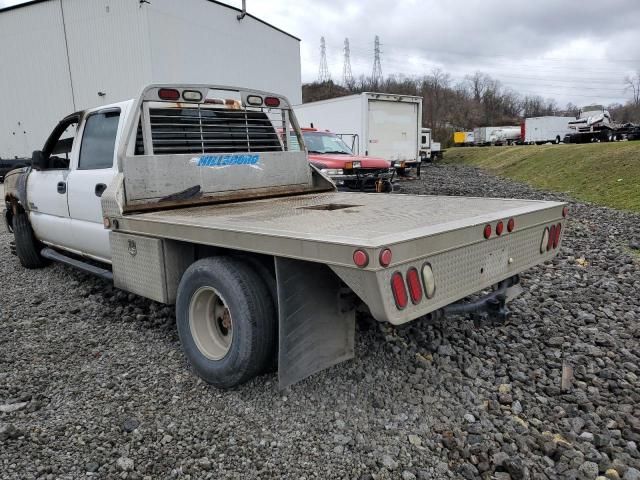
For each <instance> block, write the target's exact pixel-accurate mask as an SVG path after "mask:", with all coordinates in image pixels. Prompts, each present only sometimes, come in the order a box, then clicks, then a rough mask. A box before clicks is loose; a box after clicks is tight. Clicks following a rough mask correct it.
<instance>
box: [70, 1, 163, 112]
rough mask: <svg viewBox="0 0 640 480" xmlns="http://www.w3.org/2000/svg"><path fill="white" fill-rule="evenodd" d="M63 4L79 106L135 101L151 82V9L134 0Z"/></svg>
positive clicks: (89, 106) (76, 100) (88, 106)
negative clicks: (149, 28)
mask: <svg viewBox="0 0 640 480" xmlns="http://www.w3.org/2000/svg"><path fill="white" fill-rule="evenodd" d="M62 6H63V11H64V19H65V26H66V31H67V41H68V45H69V59H70V64H71V73H72V75H73V85H74V96H75V103H76V105H78V107H79V108H82V109H85V108H93V107H97V106H100V105H108V104H111V103H115V102H120V101H123V100H128V99H131V98H133V97H135V96H136V95H138V94H139V93H140V91H141V89H142V87H143V86H144V85H145V84H147V83H150V82H151V81H152V76H151V57H150V54H149V52H150V48H149V35H148V32H147V21H146V15H147V10H146V8H144V7H143V6H141V5H140V4H139V3H138V2H137V1H131V0H109V2H95V1H90V2H88V1H87V0H63V1H62ZM99 92H100V93H103V94H104V95H99Z"/></svg>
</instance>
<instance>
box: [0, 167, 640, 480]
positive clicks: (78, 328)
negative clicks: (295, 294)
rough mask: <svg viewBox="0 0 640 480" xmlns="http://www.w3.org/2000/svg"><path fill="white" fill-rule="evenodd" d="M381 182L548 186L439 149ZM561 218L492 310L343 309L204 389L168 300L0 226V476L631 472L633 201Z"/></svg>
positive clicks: (638, 463)
mask: <svg viewBox="0 0 640 480" xmlns="http://www.w3.org/2000/svg"><path fill="white" fill-rule="evenodd" d="M401 190H402V191H405V192H415V193H418V192H419V193H438V194H448V195H475V196H505V197H521V198H563V197H558V196H557V195H552V194H548V193H544V192H539V191H535V190H533V189H531V188H529V187H527V186H524V185H521V184H517V183H513V182H509V181H505V180H503V179H499V178H495V177H492V176H490V175H486V174H482V173H481V172H478V171H476V170H474V169H472V168H469V167H456V166H429V167H427V168H426V169H425V171H424V177H423V180H421V181H410V182H403V183H402V186H401ZM425 214H428V212H426V213H425ZM565 235H566V236H565V240H564V245H563V247H562V249H561V252H560V255H559V256H558V258H557V259H555V260H554V261H553V263H549V264H547V265H543V266H541V267H538V268H535V269H533V270H531V271H529V272H527V273H526V274H525V275H524V276H523V283H524V287H525V294H524V295H523V296H521V297H520V298H519V299H518V300H516V301H515V302H514V303H513V304H512V309H513V312H514V315H513V317H512V319H511V321H510V322H509V323H508V324H506V325H502V326H498V327H476V326H474V324H473V322H471V321H469V320H467V319H464V318H453V319H449V320H447V321H441V322H437V323H431V324H427V323H426V322H414V323H413V324H411V325H409V326H405V327H402V328H391V327H390V326H387V325H379V324H376V323H375V322H373V321H372V320H369V319H361V320H360V321H359V322H358V336H357V357H356V359H355V360H353V361H349V362H346V363H343V364H341V365H339V366H338V367H335V368H332V369H330V370H328V371H325V372H323V373H321V374H318V375H315V376H313V377H312V378H310V379H308V380H306V381H304V382H301V383H300V384H298V385H295V386H293V387H292V388H290V389H288V390H286V391H284V392H279V391H278V390H277V386H276V378H275V375H273V374H271V375H265V376H262V377H260V378H258V379H256V380H254V381H252V382H250V383H248V384H247V385H244V386H242V387H241V388H238V389H236V390H233V391H226V392H221V391H217V390H215V389H214V388H211V387H209V386H207V385H206V384H204V383H203V382H201V381H200V380H198V378H196V377H195V375H193V374H192V373H190V371H189V370H188V367H187V365H186V362H185V360H184V358H183V356H182V354H181V351H180V345H179V342H178V338H177V334H176V329H175V318H174V312H173V309H172V308H168V307H164V306H162V305H160V304H157V303H154V302H150V301H147V300H144V299H141V298H139V297H136V296H134V295H129V294H127V293H124V292H121V291H118V290H116V289H114V288H112V287H111V286H109V285H107V284H106V283H104V282H102V281H99V280H96V279H93V278H91V277H88V276H86V275H83V274H80V273H77V272H75V271H73V270H71V269H69V268H66V267H63V266H60V265H54V266H51V267H49V268H47V269H45V270H41V271H27V270H24V269H22V268H20V267H19V265H18V261H17V259H16V258H15V257H13V256H12V255H10V253H9V248H8V244H9V241H10V239H11V236H10V235H8V234H6V233H2V234H0V309H1V310H0V313H1V317H2V320H1V322H0V477H1V478H3V479H5V478H7V479H13V478H15V479H27V478H35V477H39V478H47V479H54V478H62V479H71V478H131V479H134V478H154V479H155V478H185V479H186V478H191V479H200V478H243V479H244V478H269V477H278V478H296V479H302V478H307V479H310V478H375V479H383V478H402V479H405V480H409V479H414V478H422V479H440V478H443V479H446V478H455V479H458V478H466V479H474V478H496V479H502V480H505V479H509V478H512V479H527V478H532V479H537V478H545V479H546V478H549V479H555V478H561V479H564V478H566V479H595V478H596V477H597V476H598V475H603V476H604V475H606V478H609V479H617V478H623V479H625V480H640V454H639V452H638V443H640V403H639V402H640V384H639V381H638V375H640V371H639V370H640V366H639V363H640V347H639V343H638V340H639V338H640V324H639V323H638V318H639V317H640V299H639V295H638V292H639V291H640V275H639V272H640V267H639V264H640V257H638V256H637V255H638V254H637V251H635V253H634V250H633V248H632V246H635V247H637V246H638V245H637V243H636V242H638V241H640V216H639V215H633V214H627V213H621V212H618V211H615V210H610V209H606V208H601V207H594V206H591V205H584V204H580V203H575V202H572V206H571V219H570V221H569V225H568V228H567V231H566V234H565ZM563 364H564V365H566V366H571V367H573V371H574V380H573V383H572V385H571V386H570V388H569V389H568V390H562V389H561V388H560V386H561V372H562V366H563Z"/></svg>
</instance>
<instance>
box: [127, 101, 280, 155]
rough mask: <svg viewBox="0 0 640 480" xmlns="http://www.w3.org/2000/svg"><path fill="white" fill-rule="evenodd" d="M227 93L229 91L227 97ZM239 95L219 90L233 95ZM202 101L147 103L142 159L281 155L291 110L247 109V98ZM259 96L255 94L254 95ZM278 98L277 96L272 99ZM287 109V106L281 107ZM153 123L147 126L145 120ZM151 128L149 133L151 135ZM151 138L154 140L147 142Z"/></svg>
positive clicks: (140, 137)
mask: <svg viewBox="0 0 640 480" xmlns="http://www.w3.org/2000/svg"><path fill="white" fill-rule="evenodd" d="M221 92H223V93H221ZM233 93H234V92H233V91H221V90H216V91H215V93H214V95H215V94H218V95H220V94H222V95H227V96H230V95H229V94H233ZM208 95H209V96H208V97H206V98H204V100H203V101H202V102H193V103H192V102H166V101H161V99H159V98H148V99H145V100H146V101H144V102H143V105H142V112H143V118H141V119H140V122H139V124H138V129H137V135H136V140H135V154H136V155H154V154H155V155H161V154H206V153H209V154H216V153H246V152H279V151H280V152H281V151H286V150H287V144H286V143H288V142H286V140H285V141H284V142H283V140H282V139H281V137H280V135H278V133H277V132H278V131H282V130H284V129H286V128H287V126H288V124H289V106H288V105H287V104H286V103H284V102H283V103H284V104H283V105H280V100H279V99H278V104H279V105H278V106H277V107H276V106H265V105H260V106H252V105H247V104H246V102H245V100H246V98H240V97H238V98H224V97H223V98H219V97H217V98H216V97H213V98H211V93H208ZM253 97H255V98H258V97H256V96H255V95H254V96H253ZM272 98H275V97H272ZM281 107H282V108H281ZM145 117H146V119H147V120H148V121H147V122H144V118H145ZM145 128H146V132H145ZM145 133H146V134H147V135H146V136H147V137H148V139H147V138H145Z"/></svg>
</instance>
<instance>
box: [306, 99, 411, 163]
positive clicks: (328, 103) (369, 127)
mask: <svg viewBox="0 0 640 480" xmlns="http://www.w3.org/2000/svg"><path fill="white" fill-rule="evenodd" d="M294 111H295V113H296V116H297V117H298V121H299V122H300V125H301V126H302V127H314V128H318V129H320V130H324V129H327V130H331V131H332V132H335V133H337V134H339V135H342V136H343V139H344V140H345V142H346V143H347V144H349V145H352V147H353V149H354V153H356V154H359V155H367V156H375V157H381V158H384V159H386V160H390V161H400V162H405V164H406V165H407V166H415V165H417V164H418V163H419V162H420V156H419V153H418V152H419V149H420V133H421V126H422V98H421V97H414V96H410V95H393V94H386V93H372V92H364V93H360V94H357V95H349V96H346V97H339V98H333V99H330V100H321V101H319V102H310V103H304V104H301V105H297V106H295V107H294Z"/></svg>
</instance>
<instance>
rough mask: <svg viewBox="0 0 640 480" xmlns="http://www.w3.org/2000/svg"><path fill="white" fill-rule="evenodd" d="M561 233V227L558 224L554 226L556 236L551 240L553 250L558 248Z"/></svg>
mask: <svg viewBox="0 0 640 480" xmlns="http://www.w3.org/2000/svg"><path fill="white" fill-rule="evenodd" d="M561 231H562V225H561V224H560V223H559V224H558V225H556V235H555V237H554V238H553V248H558V245H560V232H561Z"/></svg>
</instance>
